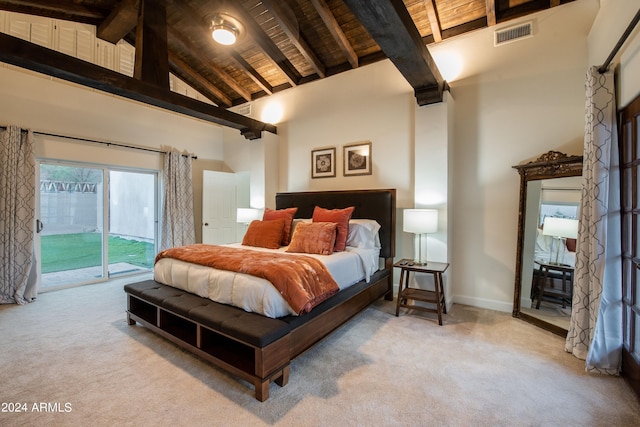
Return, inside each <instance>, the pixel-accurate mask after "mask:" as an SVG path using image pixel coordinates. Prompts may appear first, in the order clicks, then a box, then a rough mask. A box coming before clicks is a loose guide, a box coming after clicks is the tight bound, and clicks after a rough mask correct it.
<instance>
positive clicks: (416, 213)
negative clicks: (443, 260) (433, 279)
mask: <svg viewBox="0 0 640 427" xmlns="http://www.w3.org/2000/svg"><path fill="white" fill-rule="evenodd" d="M402 216H403V226H402V230H403V231H404V232H406V233H413V234H417V235H418V238H419V244H418V259H417V260H414V264H416V265H427V263H426V261H424V260H423V259H422V235H423V234H430V233H436V232H437V231H438V211H437V210H435V209H405V210H404V211H403V215H402ZM426 252H427V250H426V247H425V258H426Z"/></svg>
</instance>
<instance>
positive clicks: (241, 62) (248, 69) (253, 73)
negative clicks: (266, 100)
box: [231, 51, 273, 95]
mask: <svg viewBox="0 0 640 427" xmlns="http://www.w3.org/2000/svg"><path fill="white" fill-rule="evenodd" d="M231 58H233V60H234V61H235V63H236V66H237V67H238V68H240V69H241V70H243V71H244V72H245V73H247V75H248V76H249V77H251V80H253V81H254V83H255V84H257V85H258V86H260V87H261V88H262V90H264V91H265V93H267V94H268V95H273V86H271V85H270V84H269V82H268V81H267V80H266V79H265V78H264V77H262V75H261V74H260V73H258V71H257V70H256V69H255V68H253V67H252V66H251V64H249V63H248V62H247V61H246V60H245V59H244V58H243V57H242V55H240V54H239V53H238V52H235V51H233V52H231Z"/></svg>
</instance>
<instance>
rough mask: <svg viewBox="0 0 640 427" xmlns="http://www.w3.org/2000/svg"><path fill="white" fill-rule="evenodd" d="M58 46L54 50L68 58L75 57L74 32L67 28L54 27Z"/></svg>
mask: <svg viewBox="0 0 640 427" xmlns="http://www.w3.org/2000/svg"><path fill="white" fill-rule="evenodd" d="M56 28H57V31H56V35H57V39H58V46H57V48H56V50H57V51H58V52H62V53H64V54H66V55H69V56H76V30H74V29H73V28H69V27H63V26H60V25H59V24H58V25H57V26H56Z"/></svg>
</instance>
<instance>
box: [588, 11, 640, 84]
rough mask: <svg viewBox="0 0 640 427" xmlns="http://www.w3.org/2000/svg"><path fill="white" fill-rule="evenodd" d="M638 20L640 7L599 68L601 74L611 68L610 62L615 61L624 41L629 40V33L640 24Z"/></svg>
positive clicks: (639, 18)
mask: <svg viewBox="0 0 640 427" xmlns="http://www.w3.org/2000/svg"><path fill="white" fill-rule="evenodd" d="M638 21H640V9H638V11H637V12H636V16H634V17H633V19H632V20H631V22H630V23H629V26H628V27H627V29H626V30H625V31H624V33H622V36H620V40H618V43H617V44H616V45H615V47H614V48H613V50H612V51H611V53H610V54H609V57H608V58H607V60H606V61H604V64H602V65H601V66H600V67H599V68H598V72H599V73H600V74H603V73H604V72H606V71H607V68H609V64H611V61H613V58H614V57H615V56H616V55H617V54H618V51H619V50H620V48H621V47H622V45H623V44H624V42H625V41H627V37H629V35H630V34H631V32H632V31H633V28H634V27H635V26H636V25H637V24H638Z"/></svg>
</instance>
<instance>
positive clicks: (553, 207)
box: [520, 176, 582, 330]
mask: <svg viewBox="0 0 640 427" xmlns="http://www.w3.org/2000/svg"><path fill="white" fill-rule="evenodd" d="M581 179H582V178H581V177H579V176H576V177H565V178H553V179H544V180H539V181H530V182H529V185H528V186H527V212H526V221H525V230H524V234H525V236H524V244H523V258H522V291H521V301H520V310H521V312H523V313H526V314H528V315H530V316H534V317H537V318H539V319H541V320H543V321H546V322H549V323H551V324H553V325H556V326H558V327H560V328H563V329H567V330H568V328H569V319H570V318H571V299H572V296H573V278H574V274H573V271H574V267H575V259H576V241H577V237H578V235H577V233H578V218H579V213H580V194H581V190H580V185H581Z"/></svg>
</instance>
